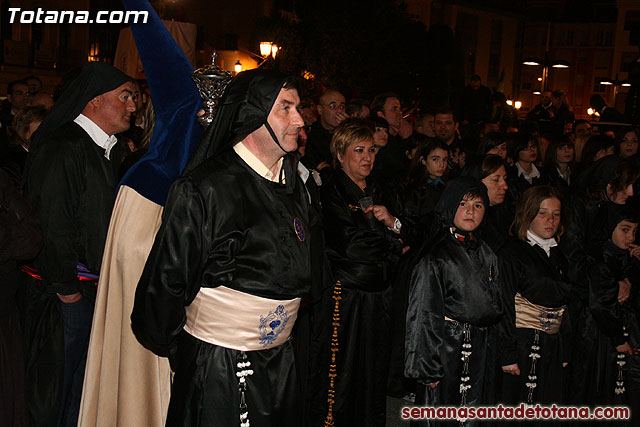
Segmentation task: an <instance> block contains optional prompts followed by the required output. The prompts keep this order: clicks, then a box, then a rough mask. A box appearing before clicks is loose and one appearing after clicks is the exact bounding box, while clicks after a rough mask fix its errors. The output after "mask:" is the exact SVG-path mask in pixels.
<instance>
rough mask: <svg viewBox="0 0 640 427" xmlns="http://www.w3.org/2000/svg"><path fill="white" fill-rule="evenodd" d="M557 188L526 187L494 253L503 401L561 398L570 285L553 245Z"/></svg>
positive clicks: (558, 231) (558, 220) (558, 223)
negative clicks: (500, 302) (501, 307)
mask: <svg viewBox="0 0 640 427" xmlns="http://www.w3.org/2000/svg"><path fill="white" fill-rule="evenodd" d="M560 194H561V193H560V190H558V189H556V188H553V187H550V186H539V187H532V188H530V189H528V190H527V191H525V192H524V194H523V195H522V199H521V200H520V202H519V203H518V206H517V209H516V215H515V219H514V222H513V224H512V226H511V234H512V235H513V238H511V239H510V240H509V241H508V242H507V244H506V245H505V246H504V247H503V248H502V249H501V250H500V253H499V254H498V259H499V266H500V272H501V274H502V281H501V282H500V283H501V284H502V285H503V289H502V296H503V298H504V303H505V317H504V318H503V320H502V322H501V324H500V338H499V339H500V343H501V351H500V364H501V366H502V372H503V373H504V374H503V375H502V376H501V383H502V387H501V396H500V399H499V400H500V401H502V402H504V403H512V404H517V403H521V402H524V403H528V404H533V403H544V404H551V403H561V402H562V401H563V398H564V396H563V381H562V379H563V374H564V372H563V368H564V367H566V366H567V365H568V362H569V359H570V347H569V333H570V326H569V325H570V324H569V319H568V317H569V316H568V311H567V305H568V304H569V302H570V291H571V285H570V284H569V283H568V282H567V281H566V278H565V272H566V261H565V258H564V256H563V255H562V253H561V252H560V250H559V248H558V243H557V238H559V236H561V235H562V233H563V231H564V228H563V227H562V215H561V212H562V204H561V201H560V197H561V196H560Z"/></svg>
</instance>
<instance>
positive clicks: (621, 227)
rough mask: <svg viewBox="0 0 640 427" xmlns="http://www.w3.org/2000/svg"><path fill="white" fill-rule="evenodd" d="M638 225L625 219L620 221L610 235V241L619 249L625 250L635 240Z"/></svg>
mask: <svg viewBox="0 0 640 427" xmlns="http://www.w3.org/2000/svg"><path fill="white" fill-rule="evenodd" d="M637 230H638V224H636V223H633V222H631V221H627V220H626V219H625V220H623V221H620V222H619V223H618V225H617V226H616V228H615V229H614V230H613V234H612V235H611V241H612V242H613V244H614V245H616V246H617V247H619V248H620V249H624V250H627V249H629V247H631V244H633V242H634V241H635V239H636V231H637Z"/></svg>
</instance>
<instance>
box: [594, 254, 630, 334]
mask: <svg viewBox="0 0 640 427" xmlns="http://www.w3.org/2000/svg"><path fill="white" fill-rule="evenodd" d="M590 279H591V280H590V283H589V285H590V286H589V309H590V310H591V314H593V317H594V319H595V320H596V323H597V324H598V327H599V328H600V329H601V330H602V332H604V334H605V335H606V336H608V337H610V338H611V339H612V340H613V342H614V344H615V345H616V346H618V345H621V344H624V343H625V341H626V340H627V339H626V338H625V336H624V314H623V310H622V306H621V305H620V304H619V303H618V290H619V284H618V280H617V279H616V277H615V276H614V274H613V272H612V271H611V269H610V268H609V266H607V264H606V263H605V262H598V263H597V264H596V265H594V266H593V267H592V268H591V277H590Z"/></svg>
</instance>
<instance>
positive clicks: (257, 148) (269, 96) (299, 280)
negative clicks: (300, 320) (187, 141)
mask: <svg viewBox="0 0 640 427" xmlns="http://www.w3.org/2000/svg"><path fill="white" fill-rule="evenodd" d="M292 83H293V80H292V79H289V78H288V77H287V76H285V75H283V74H281V73H278V72H275V71H270V70H251V71H246V72H244V73H240V74H238V76H236V78H235V79H234V80H233V81H232V82H231V83H230V84H229V86H228V87H227V90H226V91H225V94H224V96H223V98H222V101H221V107H220V109H219V111H218V113H217V114H216V118H215V119H214V122H213V124H212V125H211V126H210V127H209V128H208V129H207V133H206V134H205V137H204V140H203V142H202V143H201V145H200V147H198V149H197V150H196V153H195V154H194V156H193V158H192V159H191V161H190V164H189V165H188V166H187V170H186V172H185V174H184V176H183V177H182V178H180V179H179V180H178V181H176V183H175V184H174V185H173V186H172V188H171V190H170V192H169V196H168V199H167V203H166V208H165V210H164V213H163V217H162V226H161V228H160V230H159V231H158V233H157V234H156V238H155V242H154V245H153V248H152V250H151V253H150V255H149V258H148V259H147V263H146V265H145V268H144V271H143V273H142V277H141V278H140V282H139V283H138V288H137V290H136V297H135V304H134V308H133V313H132V315H131V320H132V327H133V331H134V333H135V334H136V337H137V338H138V340H139V341H140V342H141V343H142V344H143V345H145V346H146V347H147V348H149V349H150V350H152V351H154V352H155V353H156V354H158V355H161V356H168V357H169V360H170V362H171V364H172V368H173V369H174V370H175V373H176V374H175V378H174V383H173V389H172V397H171V402H170V403H169V413H168V415H167V426H193V425H199V426H216V427H217V426H220V427H223V426H232V425H240V426H249V422H250V425H251V426H253V427H256V426H258V427H260V426H275V425H278V426H296V425H299V424H300V418H299V417H298V414H299V411H300V407H301V406H300V402H299V401H298V398H299V394H298V393H297V392H296V391H297V390H296V389H297V380H296V370H295V364H294V357H293V348H292V346H291V341H290V340H289V335H290V333H291V328H292V327H293V325H294V323H295V321H296V316H297V312H298V308H299V305H300V298H301V297H302V296H303V295H304V294H306V293H307V292H308V291H309V289H310V283H311V277H310V276H311V275H310V256H309V248H310V240H311V237H312V233H309V230H310V220H309V216H310V214H309V205H308V200H307V193H306V191H305V189H304V184H303V183H302V181H301V180H300V178H299V177H298V176H297V172H296V166H295V160H296V157H295V155H294V154H293V152H295V151H296V149H297V139H298V131H299V129H300V128H301V127H302V126H303V125H304V122H303V120H302V117H301V116H300V114H299V113H298V111H297V110H296V107H297V106H298V104H299V103H300V99H299V97H298V92H297V90H296V89H295V88H294V87H293V85H292Z"/></svg>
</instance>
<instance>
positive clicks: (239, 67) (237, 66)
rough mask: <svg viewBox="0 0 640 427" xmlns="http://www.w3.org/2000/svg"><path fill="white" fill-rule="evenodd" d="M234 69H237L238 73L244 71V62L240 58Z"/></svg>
mask: <svg viewBox="0 0 640 427" xmlns="http://www.w3.org/2000/svg"><path fill="white" fill-rule="evenodd" d="M233 69H234V70H235V72H236V73H239V72H241V71H242V64H241V63H240V60H239V59H238V60H237V61H236V64H235V65H234V66H233Z"/></svg>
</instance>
